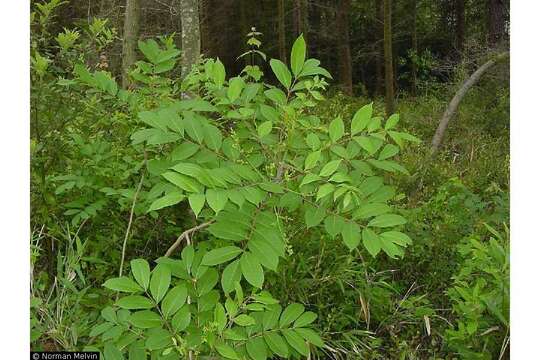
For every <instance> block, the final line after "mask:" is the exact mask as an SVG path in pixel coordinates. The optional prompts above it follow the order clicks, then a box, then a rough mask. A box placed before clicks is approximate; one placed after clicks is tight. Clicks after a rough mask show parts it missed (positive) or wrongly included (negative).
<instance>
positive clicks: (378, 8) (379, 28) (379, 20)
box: [375, 0, 384, 95]
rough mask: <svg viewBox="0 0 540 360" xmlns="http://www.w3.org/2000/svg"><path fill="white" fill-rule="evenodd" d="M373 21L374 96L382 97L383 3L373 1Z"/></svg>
mask: <svg viewBox="0 0 540 360" xmlns="http://www.w3.org/2000/svg"><path fill="white" fill-rule="evenodd" d="M375 21H376V29H375V31H376V33H377V35H376V39H377V43H376V53H377V55H376V58H375V61H376V62H375V79H376V80H375V94H376V95H382V94H383V88H384V79H383V78H384V75H383V59H384V46H383V44H384V26H383V22H384V3H383V2H382V1H380V0H375Z"/></svg>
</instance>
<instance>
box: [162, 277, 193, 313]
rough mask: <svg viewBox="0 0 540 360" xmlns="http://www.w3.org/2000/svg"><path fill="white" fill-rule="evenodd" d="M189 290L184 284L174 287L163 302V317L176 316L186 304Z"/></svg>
mask: <svg viewBox="0 0 540 360" xmlns="http://www.w3.org/2000/svg"><path fill="white" fill-rule="evenodd" d="M186 299H187V288H186V286H185V285H184V284H182V285H178V286H175V287H173V288H172V289H171V290H170V291H169V292H168V293H167V295H166V296H165V297H164V298H163V301H162V302H161V311H162V312H163V316H165V318H168V317H169V316H171V315H174V314H175V313H176V312H177V311H178V310H179V309H180V308H181V307H182V306H183V305H184V303H185V302H186Z"/></svg>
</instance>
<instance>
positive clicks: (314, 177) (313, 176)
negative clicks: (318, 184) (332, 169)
mask: <svg viewBox="0 0 540 360" xmlns="http://www.w3.org/2000/svg"><path fill="white" fill-rule="evenodd" d="M319 180H321V177H320V176H319V175H317V174H312V173H308V174H307V175H306V176H304V178H303V179H302V182H301V183H300V186H303V185H307V184H311V183H312V182H314V181H319Z"/></svg>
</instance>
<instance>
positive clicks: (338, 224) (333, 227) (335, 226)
mask: <svg viewBox="0 0 540 360" xmlns="http://www.w3.org/2000/svg"><path fill="white" fill-rule="evenodd" d="M344 226H345V220H344V219H343V218H342V217H341V216H338V215H334V214H332V215H330V216H328V217H327V218H326V219H324V228H325V230H326V232H327V233H328V234H329V235H330V236H331V237H336V235H337V234H339V233H340V232H341V230H342V229H343V227H344Z"/></svg>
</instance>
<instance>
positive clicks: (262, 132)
mask: <svg viewBox="0 0 540 360" xmlns="http://www.w3.org/2000/svg"><path fill="white" fill-rule="evenodd" d="M271 132H272V121H265V122H263V123H262V124H260V125H259V126H257V134H259V137H261V138H262V137H265V136H266V135H268V134H270V133H271Z"/></svg>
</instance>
